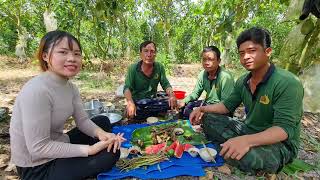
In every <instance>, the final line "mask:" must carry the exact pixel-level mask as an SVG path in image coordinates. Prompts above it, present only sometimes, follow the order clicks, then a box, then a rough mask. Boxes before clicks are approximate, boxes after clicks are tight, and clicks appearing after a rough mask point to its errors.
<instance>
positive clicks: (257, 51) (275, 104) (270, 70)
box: [190, 27, 304, 173]
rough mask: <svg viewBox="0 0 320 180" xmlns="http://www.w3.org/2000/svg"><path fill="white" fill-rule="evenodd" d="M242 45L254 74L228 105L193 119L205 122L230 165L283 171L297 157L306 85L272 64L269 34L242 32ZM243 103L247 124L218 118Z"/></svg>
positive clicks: (194, 115)
mask: <svg viewBox="0 0 320 180" xmlns="http://www.w3.org/2000/svg"><path fill="white" fill-rule="evenodd" d="M237 46H238V51H239V55H240V62H241V64H242V65H243V66H244V67H245V68H246V69H247V70H248V71H249V73H247V74H245V75H243V76H242V77H240V78H239V79H238V80H237V82H236V85H235V88H234V90H233V92H232V93H231V95H230V96H229V97H228V98H227V99H226V100H224V101H222V102H221V103H218V104H214V105H209V106H203V107H200V108H197V109H195V110H194V111H193V112H192V113H191V115H190V120H191V121H192V123H194V124H197V123H200V122H201V121H202V124H203V128H204V132H205V134H206V136H207V137H208V138H209V139H210V140H212V141H213V142H216V143H218V144H220V147H219V150H220V155H222V156H224V158H225V159H226V162H227V163H228V164H230V165H234V166H236V167H238V168H240V169H241V170H243V171H247V172H251V173H256V172H258V171H264V172H268V173H275V172H279V171H280V170H281V169H282V167H283V166H284V165H285V164H287V163H289V162H291V161H292V159H293V158H295V157H296V156H297V153H298V148H299V135H300V121H301V117H302V113H303V110H302V100H303V94H304V92H303V87H302V84H301V82H300V81H299V79H298V78H297V77H296V76H295V75H293V74H292V73H290V72H288V71H286V70H283V69H280V68H278V67H275V66H274V65H273V64H271V63H270V62H269V58H270V55H271V51H272V49H271V38H270V35H269V33H268V32H267V31H266V30H264V29H261V28H256V27H254V28H251V29H248V30H246V31H244V32H242V33H241V34H240V36H239V37H238V39H237ZM241 103H243V105H244V106H245V108H246V110H247V116H246V119H245V120H244V121H243V122H241V121H239V120H234V119H232V118H229V117H226V116H223V115H218V114H225V113H228V112H233V111H234V110H235V109H236V108H237V107H238V106H239V105H240V104H241ZM203 113H206V114H204V116H203V118H201V116H202V115H203ZM209 113H211V114H209ZM213 113H215V114H213Z"/></svg>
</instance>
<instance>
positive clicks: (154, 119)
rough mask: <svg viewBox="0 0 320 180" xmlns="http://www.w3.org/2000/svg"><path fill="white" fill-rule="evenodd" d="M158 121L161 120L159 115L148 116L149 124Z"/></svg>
mask: <svg viewBox="0 0 320 180" xmlns="http://www.w3.org/2000/svg"><path fill="white" fill-rule="evenodd" d="M158 121H159V119H158V118H157V117H148V118H147V123H148V124H152V123H156V122H158Z"/></svg>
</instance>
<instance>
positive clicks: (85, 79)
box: [75, 71, 115, 91]
mask: <svg viewBox="0 0 320 180" xmlns="http://www.w3.org/2000/svg"><path fill="white" fill-rule="evenodd" d="M75 79H76V81H77V82H76V83H77V84H78V86H79V88H80V89H81V90H83V91H110V90H113V89H114V83H115V80H114V79H113V78H112V77H111V76H109V75H107V74H106V73H103V72H99V73H93V72H88V71H82V72H80V73H79V75H78V76H77V77H76V78H75Z"/></svg>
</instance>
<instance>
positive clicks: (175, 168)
mask: <svg viewBox="0 0 320 180" xmlns="http://www.w3.org/2000/svg"><path fill="white" fill-rule="evenodd" d="M168 122H174V121H166V122H159V123H155V124H151V125H158V124H162V123H168ZM146 126H150V124H131V125H127V126H115V127H113V130H112V132H114V133H118V132H123V133H124V137H125V138H126V139H127V141H126V142H125V143H123V144H122V147H125V148H129V147H131V143H130V140H131V134H132V132H133V131H134V130H135V129H137V128H142V127H146ZM197 147H198V148H202V146H197ZM207 147H213V148H215V146H214V145H213V144H211V143H210V144H207ZM223 163H224V160H223V158H222V157H221V156H219V155H218V156H217V157H216V163H208V162H205V161H203V160H202V159H201V158H200V157H199V156H197V157H196V158H193V157H191V156H190V155H189V154H188V153H187V152H184V153H183V156H182V157H181V158H180V159H178V158H175V157H172V158H170V160H169V161H164V162H161V163H159V164H155V165H152V166H148V167H147V168H144V167H142V168H138V169H134V170H131V171H127V172H126V171H125V172H120V170H119V169H118V168H117V167H115V166H114V167H113V168H112V170H110V171H108V172H104V173H100V174H99V175H98V177H97V179H98V180H106V179H108V180H109V179H121V178H127V177H135V178H139V179H163V178H172V177H175V176H204V175H205V172H204V169H203V168H204V167H212V166H222V165H223Z"/></svg>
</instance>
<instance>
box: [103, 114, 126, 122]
mask: <svg viewBox="0 0 320 180" xmlns="http://www.w3.org/2000/svg"><path fill="white" fill-rule="evenodd" d="M99 115H101V116H107V117H108V118H109V120H110V123H111V124H114V123H117V122H119V121H120V120H121V119H122V116H121V115H120V114H117V113H101V114H99Z"/></svg>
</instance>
